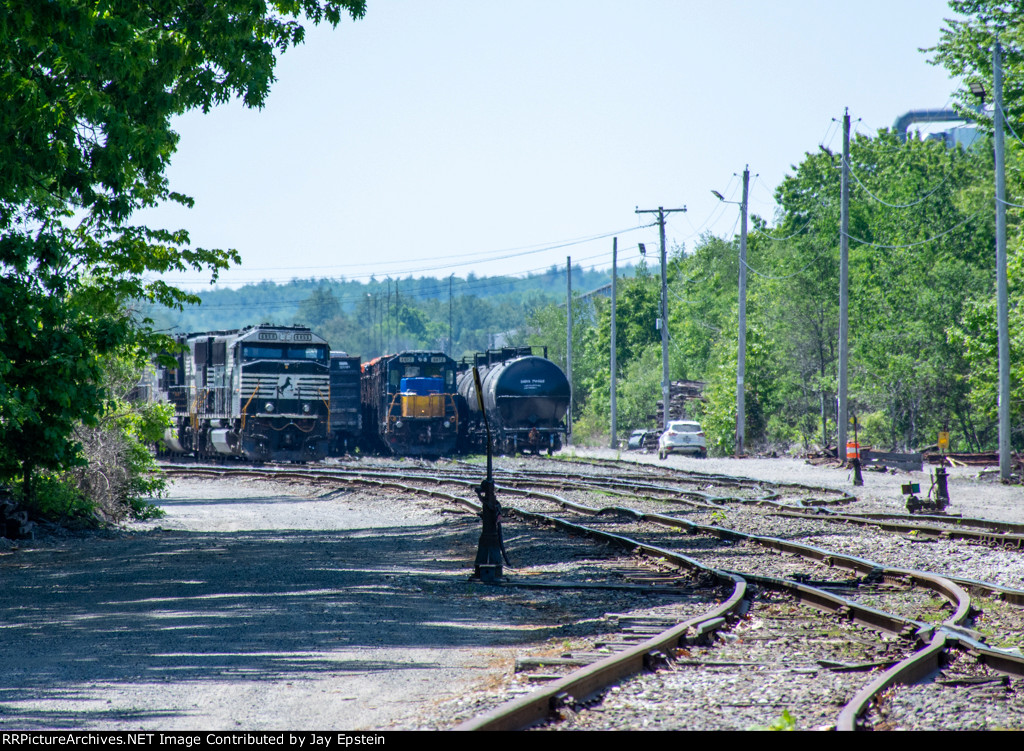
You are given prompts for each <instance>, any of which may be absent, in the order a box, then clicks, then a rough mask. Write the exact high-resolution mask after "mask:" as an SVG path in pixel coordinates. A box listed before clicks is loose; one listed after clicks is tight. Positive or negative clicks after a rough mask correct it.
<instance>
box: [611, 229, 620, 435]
mask: <svg viewBox="0 0 1024 751" xmlns="http://www.w3.org/2000/svg"><path fill="white" fill-rule="evenodd" d="M618 257H619V238H617V237H613V238H612V347H611V367H612V393H611V397H612V414H611V421H612V448H613V449H615V448H618V447H619V441H618V438H616V435H615V434H616V431H617V430H618V412H617V411H616V408H615V387H616V383H615V377H616V370H617V366H616V363H615V355H616V351H615V285H616V282H617V276H618V273H617V269H618Z"/></svg>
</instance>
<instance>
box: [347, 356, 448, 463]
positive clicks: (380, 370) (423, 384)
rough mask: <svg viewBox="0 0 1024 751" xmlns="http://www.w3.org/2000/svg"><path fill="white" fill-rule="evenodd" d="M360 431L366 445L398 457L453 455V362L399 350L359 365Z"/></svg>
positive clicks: (443, 358)
mask: <svg viewBox="0 0 1024 751" xmlns="http://www.w3.org/2000/svg"><path fill="white" fill-rule="evenodd" d="M362 370H363V375H362V379H361V393H362V403H363V431H364V436H365V438H366V440H367V443H368V444H370V445H369V446H368V447H369V448H373V449H377V450H380V451H384V452H385V453H390V454H396V455H399V456H444V455H448V454H451V453H453V452H454V451H455V447H456V443H457V440H458V435H459V417H460V412H462V413H463V414H464V413H465V409H464V408H461V409H460V406H459V402H460V401H461V397H459V395H458V393H457V392H456V389H455V361H454V360H453V359H452V358H450V357H448V355H446V354H444V353H443V352H425V351H413V352H400V353H399V354H396V355H384V356H382V357H378V358H376V359H374V360H370V361H369V362H365V363H363V366H362Z"/></svg>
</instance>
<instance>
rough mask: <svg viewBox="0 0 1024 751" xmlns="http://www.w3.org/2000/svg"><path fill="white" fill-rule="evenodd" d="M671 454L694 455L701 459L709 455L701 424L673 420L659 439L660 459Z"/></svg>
mask: <svg viewBox="0 0 1024 751" xmlns="http://www.w3.org/2000/svg"><path fill="white" fill-rule="evenodd" d="M669 454H693V455H694V456H698V457H700V458H702V459H703V458H704V457H706V456H707V455H708V444H707V442H706V441H705V440H704V431H703V430H701V427H700V423H699V422H694V421H693V420H672V421H670V422H669V424H668V429H667V430H666V431H665V432H664V433H662V434H661V438H659V439H658V458H659V459H664V458H665V457H667V456H668V455H669Z"/></svg>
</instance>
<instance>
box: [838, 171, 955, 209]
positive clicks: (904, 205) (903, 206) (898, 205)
mask: <svg viewBox="0 0 1024 751" xmlns="http://www.w3.org/2000/svg"><path fill="white" fill-rule="evenodd" d="M848 166H849V169H850V174H851V175H853V179H854V180H856V181H857V184H858V185H859V186H860V187H861V188H863V189H864V192H865V193H867V194H868V195H869V196H870V197H871V198H873V199H875V200H876V201H878V202H879V203H880V204H882V205H883V206H888V207H889V208H893V209H909V208H910V207H912V206H917V205H918V204H921V203H924V202H925V201H926V200H927V199H928V198H929V197H930V196H931V195H932V194H933V193H935V191H937V190H938V189H939V188H941V187H942V186H943V185H945V184H946V183H947V182H949V175H946V177H944V178H943V179H942V182H940V183H939V184H938V185H936V186H935V187H934V188H932V189H931V190H930V191H928V192H927V193H925V194H924V195H923V196H921V198H919V199H918V200H916V201H914V202H913V203H888V202H887V201H883V200H882V199H881V198H879V197H878V196H876V195H875V194H874V193H872V192H871V191H870V190H869V189H868V186H867V185H865V184H864V183H863V182H861V179H860V178H859V177H857V173H856V172H854V171H853V165H848Z"/></svg>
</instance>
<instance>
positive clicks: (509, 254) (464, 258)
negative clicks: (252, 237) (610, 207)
mask: <svg viewBox="0 0 1024 751" xmlns="http://www.w3.org/2000/svg"><path fill="white" fill-rule="evenodd" d="M653 226H655V225H654V224H641V225H637V226H635V227H630V228H628V229H620V230H615V231H614V232H605V233H602V234H599V235H591V236H588V237H584V238H578V239H575V240H565V241H560V242H558V243H556V244H550V245H545V246H544V247H540V248H534V249H533V250H517V249H510V250H502V251H491V252H493V253H504V254H505V255H496V256H491V257H484V258H471V257H470V256H473V255H480V254H467V255H455V256H437V257H435V259H425V260H441V259H446V258H460V259H461V260H460V261H459V262H458V263H449V264H442V265H439V266H428V267H421V268H416V269H405V270H398V271H395V272H392V273H394V274H395V275H398V276H401V275H403V274H410V275H411V274H422V273H424V272H427V271H441V270H444V269H452V268H458V267H459V266H466V265H469V264H470V263H472V264H481V263H490V262H492V261H504V260H508V259H509V258H518V257H520V256H525V255H533V254H535V253H543V252H545V251H549V250H558V249H561V248H568V247H571V246H574V245H582V244H584V243H588V242H595V241H597V240H604V239H607V238H609V237H612V236H614V235H623V234H626V233H628V232H635V231H637V230H641V229H647V228H648V227H653ZM527 247H534V246H527ZM408 262H409V261H379V262H373V266H374V267H379V266H382V265H385V264H394V263H408ZM367 265H370V264H341V265H322V266H307V267H302V268H306V269H347V268H359V267H362V266H367ZM267 268H272V269H273V268H299V267H267ZM253 270H257V269H253ZM374 276H378V273H377V272H370V273H369V274H359V275H356V276H351V277H349V278H350V279H352V280H356V279H370V278H372V277H374ZM292 278H294V276H293V277H292ZM256 281H267V280H264V279H260V280H256ZM178 283H191V282H190V280H185V281H181V280H179V282H178Z"/></svg>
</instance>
